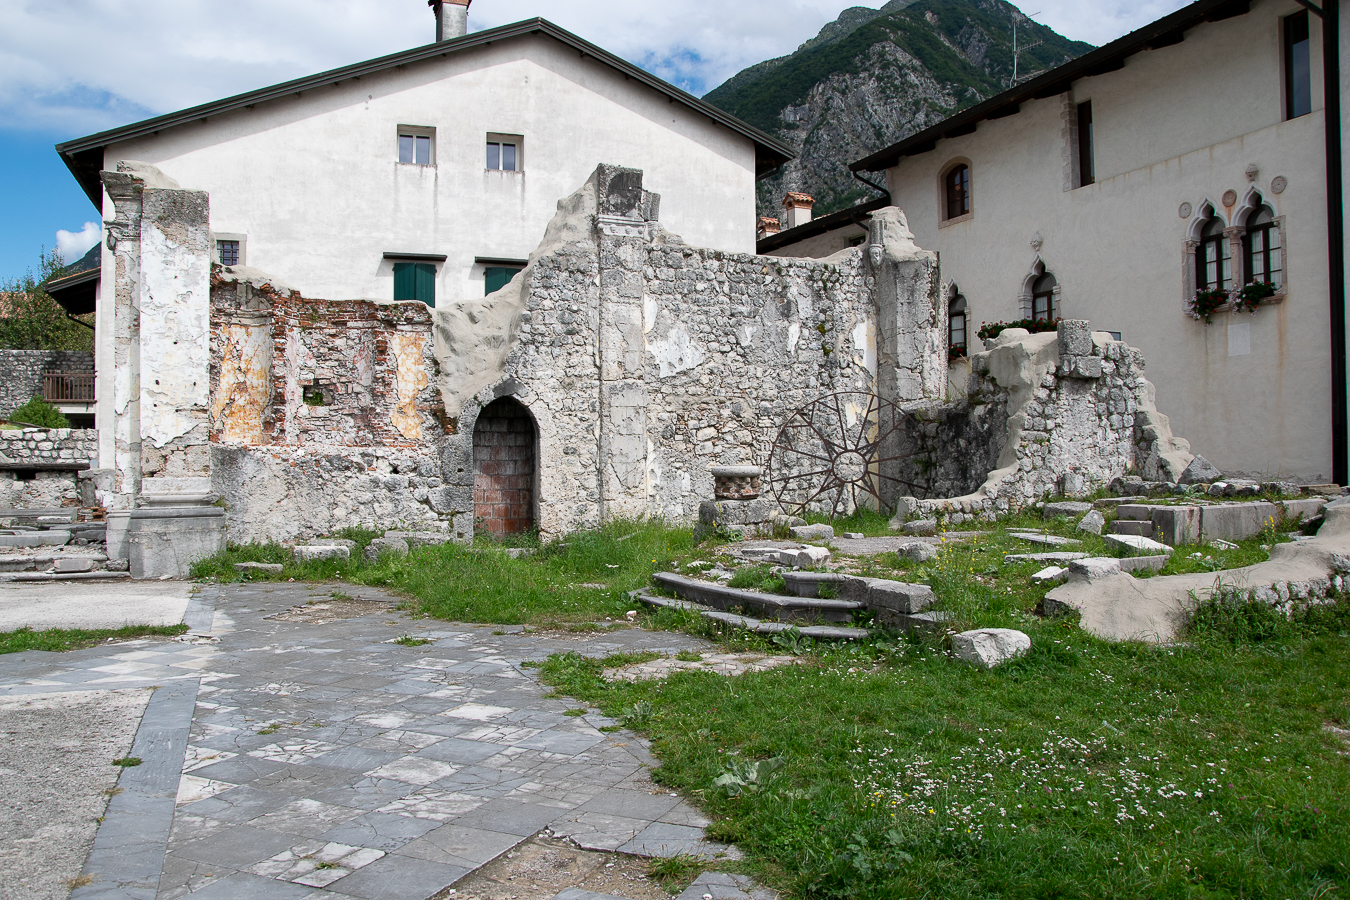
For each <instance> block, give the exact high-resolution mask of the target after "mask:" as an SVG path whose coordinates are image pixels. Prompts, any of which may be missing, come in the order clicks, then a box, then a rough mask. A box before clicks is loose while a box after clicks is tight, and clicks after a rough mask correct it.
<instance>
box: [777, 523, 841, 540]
mask: <svg viewBox="0 0 1350 900" xmlns="http://www.w3.org/2000/svg"><path fill="white" fill-rule="evenodd" d="M788 534H790V535H792V539H793V540H796V541H832V540H834V529H833V528H832V527H830V526H829V525H795V526H793V527H792V528H789V529H788Z"/></svg>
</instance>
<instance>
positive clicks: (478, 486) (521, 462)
mask: <svg viewBox="0 0 1350 900" xmlns="http://www.w3.org/2000/svg"><path fill="white" fill-rule="evenodd" d="M537 443H538V440H537V432H536V429H535V426H534V418H533V417H532V416H531V415H530V411H529V410H528V409H526V408H525V407H524V406H523V405H522V404H521V403H520V402H519V401H517V400H515V399H514V398H511V397H502V398H500V399H498V400H494V401H493V402H492V403H490V404H488V405H487V406H486V407H484V408H483V411H482V412H481V413H479V415H478V421H477V423H476V424H475V425H474V429H473V518H474V523H475V526H476V530H481V531H484V532H486V533H488V534H491V535H494V536H501V535H506V534H523V533H525V532H528V531H530V530H532V529H533V528H534V526H535V473H536V468H535V457H536V454H535V446H536V444H537Z"/></svg>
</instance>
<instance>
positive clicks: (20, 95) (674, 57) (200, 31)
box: [0, 0, 1184, 137]
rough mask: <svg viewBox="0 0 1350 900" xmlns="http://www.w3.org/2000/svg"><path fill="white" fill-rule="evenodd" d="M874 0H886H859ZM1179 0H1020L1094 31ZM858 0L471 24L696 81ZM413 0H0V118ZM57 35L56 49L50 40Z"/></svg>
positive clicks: (289, 57) (365, 54)
mask: <svg viewBox="0 0 1350 900" xmlns="http://www.w3.org/2000/svg"><path fill="white" fill-rule="evenodd" d="M862 2H863V3H864V4H865V5H867V6H871V7H873V8H876V7H879V6H881V5H882V3H883V0H862ZM1183 3H1184V0H1132V2H1126V0H1019V5H1020V6H1021V7H1022V8H1023V9H1024V10H1025V11H1027V12H1040V13H1041V15H1039V16H1038V17H1037V18H1038V20H1039V21H1041V22H1044V23H1045V24H1047V25H1050V26H1051V27H1053V28H1055V29H1056V30H1058V31H1061V32H1062V33H1065V34H1067V35H1068V36H1070V37H1074V38H1078V39H1081V40H1088V41H1091V42H1093V43H1103V42H1105V41H1108V40H1111V39H1113V38H1115V37H1118V36H1119V35H1121V34H1123V33H1125V32H1126V31H1128V30H1130V29H1132V28H1137V27H1139V26H1140V25H1143V24H1145V23H1147V22H1149V21H1151V20H1152V19H1154V18H1157V17H1159V16H1161V15H1164V14H1166V13H1168V12H1171V11H1172V10H1174V9H1177V8H1179V7H1180V6H1182V5H1183ZM857 4H858V0H737V2H734V3H728V2H726V0H680V2H677V3H669V2H667V3H653V2H645V3H643V2H637V3H635V2H632V0H568V2H566V3H551V4H540V3H539V2H538V0H477V2H475V3H474V5H473V7H472V9H471V11H470V22H471V27H474V28H483V27H490V26H495V25H501V24H505V23H507V22H513V21H518V20H520V19H525V18H529V17H532V16H537V15H544V16H545V17H547V18H550V19H552V20H553V21H555V22H557V23H558V24H559V25H561V26H562V27H564V28H567V29H569V30H571V31H574V32H576V33H577V34H579V35H581V36H582V37H584V38H586V39H587V40H590V41H592V42H594V43H596V44H599V45H600V46H602V47H604V48H606V49H608V50H610V51H612V52H614V53H617V54H618V55H620V56H622V57H624V58H625V59H629V60H631V61H633V62H635V63H637V64H639V65H642V66H645V67H647V68H649V69H650V70H651V71H653V72H655V73H656V74H658V75H660V76H662V77H665V78H667V79H669V80H671V81H674V82H675V83H677V84H680V85H681V86H684V87H686V88H688V89H690V90H692V91H694V92H695V93H702V92H703V91H705V90H707V89H710V88H712V87H715V86H717V85H718V84H720V83H721V82H722V81H724V80H725V79H726V78H728V77H730V76H731V75H733V74H735V73H736V72H737V71H739V70H740V69H742V68H744V67H746V66H748V65H751V64H753V63H756V62H759V61H760V60H763V59H767V58H770V57H774V56H781V55H783V54H785V53H789V52H791V51H792V50H793V49H795V48H796V47H797V46H798V45H799V44H800V43H802V42H803V41H805V40H808V39H809V38H811V37H812V36H814V35H815V34H816V32H818V31H819V30H820V28H821V27H822V26H824V25H825V23H826V22H829V21H830V20H832V19H833V18H835V17H836V16H837V15H838V14H839V12H840V11H841V10H843V9H844V8H846V7H848V6H853V5H857ZM432 35H433V20H432V17H431V13H430V11H429V10H428V9H427V4H426V2H425V0H285V2H280V3H279V2H276V0H232V2H230V3H228V4H222V3H220V2H218V0H215V2H207V0H2V2H0V122H3V123H5V125H6V126H8V127H20V128H43V129H47V130H56V131H58V132H65V133H68V134H69V136H70V137H76V136H79V135H82V134H88V133H91V132H94V131H98V130H101V129H104V128H109V127H113V126H115V125H118V124H123V123H126V122H130V121H134V120H136V119H139V118H142V117H145V116H148V115H151V114H155V113H161V112H169V111H171V110H175V109H182V108H185V107H188V106H192V105H195V104H198V103H205V102H208V101H211V100H216V99H220V98H222V97H227V96H230V95H232V94H236V93H240V92H242V91H246V90H251V89H253V88H258V87H263V86H265V85H269V84H275V83H277V82H280V81H285V80H287V79H290V78H296V77H300V76H302V75H308V74H312V73H314V72H319V71H323V70H324V69H328V68H333V67H335V66H340V65H345V64H347V63H353V62H358V61H361V60H365V59H371V58H374V57H377V56H381V55H384V54H387V53H393V52H396V51H399V50H403V49H406V48H408V47H413V46H417V45H420V44H424V43H427V42H429V41H430V39H431V37H432ZM53 48H59V52H53Z"/></svg>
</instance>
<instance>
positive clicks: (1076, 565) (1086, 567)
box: [1069, 556, 1122, 581]
mask: <svg viewBox="0 0 1350 900" xmlns="http://www.w3.org/2000/svg"><path fill="white" fill-rule="evenodd" d="M1121 572H1122V570H1121V568H1120V560H1118V559H1115V558H1114V557H1110V556H1090V557H1088V558H1087V559H1075V560H1074V561H1073V562H1071V563H1069V580H1070V581H1099V580H1100V579H1102V578H1110V577H1111V576H1113V575H1119V574H1121Z"/></svg>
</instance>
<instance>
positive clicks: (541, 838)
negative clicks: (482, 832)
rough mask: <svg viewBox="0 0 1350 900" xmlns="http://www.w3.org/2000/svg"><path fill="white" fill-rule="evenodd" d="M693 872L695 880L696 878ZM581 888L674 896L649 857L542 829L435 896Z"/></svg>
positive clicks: (469, 899)
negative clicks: (587, 846) (604, 849)
mask: <svg viewBox="0 0 1350 900" xmlns="http://www.w3.org/2000/svg"><path fill="white" fill-rule="evenodd" d="M693 877H694V876H693V875H690V876H689V880H690V881H692V880H693ZM568 888H577V889H580V890H584V891H591V892H593V893H597V894H609V895H611V896H614V897H627V898H629V900H668V898H669V896H670V895H669V894H667V893H666V892H665V891H664V890H662V888H661V886H660V884H659V883H658V882H657V881H656V880H655V879H654V878H653V877H652V875H651V874H649V864H648V863H647V861H646V860H642V859H639V858H638V857H635V856H625V855H623V854H620V853H597V852H593V851H589V850H580V849H578V848H577V847H576V846H574V845H573V844H572V843H570V842H568V841H564V840H560V839H559V838H555V837H553V836H551V835H549V834H548V833H547V832H545V833H542V834H538V835H536V836H534V837H533V838H531V839H530V840H528V841H526V842H525V843H523V844H520V845H519V846H517V847H516V848H515V849H514V850H511V851H508V852H507V853H505V854H503V855H502V856H500V857H498V858H497V859H496V860H494V861H492V862H490V863H488V864H487V865H486V866H484V867H483V868H481V869H479V870H478V871H477V872H474V873H473V874H472V875H469V876H467V877H466V878H464V879H462V880H461V881H459V882H458V883H456V884H455V886H454V887H453V888H451V889H450V890H446V891H442V892H441V893H439V894H437V895H436V897H435V898H434V900H451V898H453V900H551V898H552V897H554V896H555V895H557V894H559V893H561V892H562V891H565V890H567V889H568Z"/></svg>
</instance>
